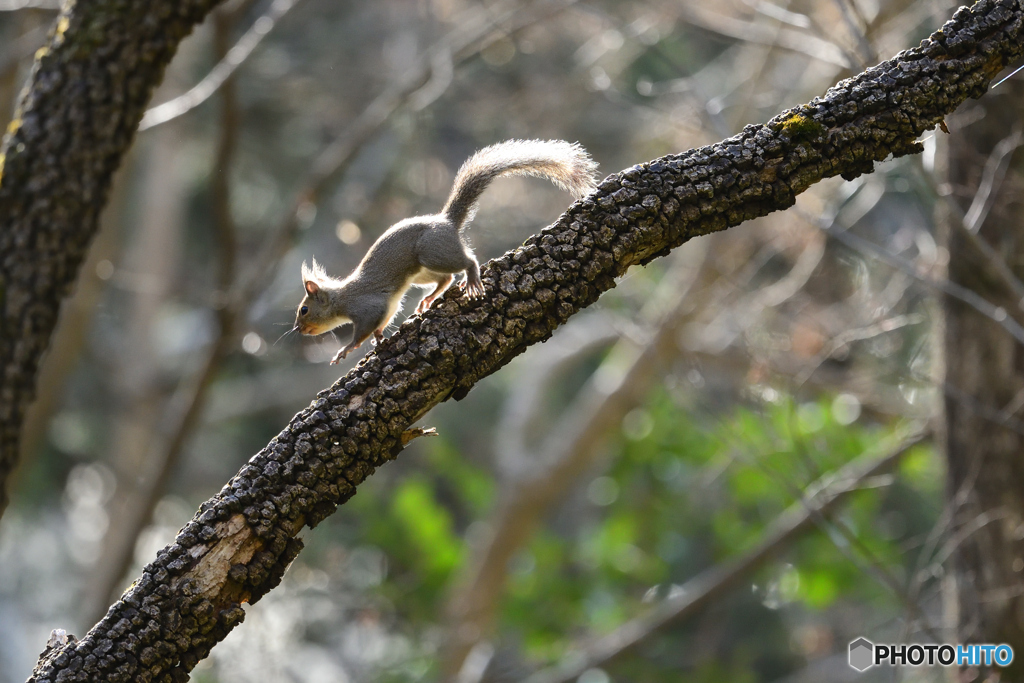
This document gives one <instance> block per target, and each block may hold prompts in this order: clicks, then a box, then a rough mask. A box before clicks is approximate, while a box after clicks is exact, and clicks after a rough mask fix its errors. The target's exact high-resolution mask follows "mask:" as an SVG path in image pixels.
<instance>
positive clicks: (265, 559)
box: [0, 0, 1024, 683]
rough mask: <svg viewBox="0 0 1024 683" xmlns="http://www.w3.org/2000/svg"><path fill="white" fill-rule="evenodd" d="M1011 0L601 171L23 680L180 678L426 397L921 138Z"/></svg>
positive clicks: (1007, 49)
mask: <svg viewBox="0 0 1024 683" xmlns="http://www.w3.org/2000/svg"><path fill="white" fill-rule="evenodd" d="M1021 2H1022V0H979V2H978V3H976V4H975V5H974V7H973V8H972V9H966V8H962V9H960V10H959V11H958V12H957V13H956V15H955V16H954V18H953V19H952V20H951V21H950V22H948V23H947V24H946V25H945V26H944V27H943V28H942V30H941V31H938V32H936V33H935V34H933V35H932V37H931V39H929V40H925V41H923V42H922V43H921V45H920V46H919V47H918V48H914V49H912V50H907V51H904V52H902V53H900V54H899V55H897V56H896V57H895V58H893V59H891V60H888V61H886V62H883V63H882V64H880V65H878V66H877V67H874V68H872V69H869V70H867V71H865V72H863V73H861V74H859V75H858V76H856V77H855V78H852V79H849V80H846V81H843V82H841V83H839V84H837V85H836V86H835V87H833V88H831V89H830V90H829V91H828V92H827V93H826V94H825V96H824V97H821V98H817V99H815V100H814V101H812V102H811V103H809V104H806V105H802V106H800V107H797V108H795V109H791V110H788V111H786V112H783V113H782V114H781V115H779V116H778V117H776V118H775V119H773V120H772V121H770V122H768V123H767V124H762V125H751V126H747V127H746V128H745V129H744V131H743V132H742V133H741V134H740V135H737V136H734V137H732V138H729V139H727V140H724V141H723V142H721V143H718V144H715V145H710V146H707V147H702V148H700V149H695V150H690V151H688V152H685V153H683V154H678V155H670V156H667V157H664V158H662V159H658V160H655V161H652V162H648V163H644V164H640V165H637V166H634V167H632V168H629V169H626V170H625V171H622V172H620V173H617V174H613V175H611V176H609V177H608V178H606V179H605V180H604V181H603V182H602V183H601V184H600V185H599V186H598V189H597V190H595V191H594V192H593V193H592V194H590V195H588V196H587V197H584V198H583V199H581V200H579V201H577V202H576V203H574V204H573V205H572V206H571V207H570V208H569V209H568V210H567V211H566V212H565V213H564V214H563V215H562V216H561V217H560V218H559V219H558V220H557V221H556V222H555V224H554V225H552V226H550V227H548V228H546V229H544V230H543V231H542V232H540V233H539V234H537V235H534V236H533V237H531V238H529V239H528V240H527V241H526V243H525V244H524V245H523V246H521V247H519V248H517V249H515V250H514V251H511V252H509V253H507V254H505V255H504V256H502V257H500V258H497V259H494V260H492V261H490V262H489V263H488V264H487V267H486V268H485V269H484V273H483V280H484V284H485V288H486V295H485V296H484V297H483V298H482V299H477V300H472V301H470V300H468V299H466V298H464V297H462V296H461V292H459V291H458V290H455V291H449V293H447V294H446V295H445V297H444V298H443V299H442V300H441V301H440V302H439V303H438V304H435V306H434V308H432V309H431V310H429V311H427V312H426V314H424V315H423V316H422V317H414V318H412V319H410V320H409V321H407V322H406V323H405V324H403V325H402V327H401V328H400V329H399V331H398V332H397V333H396V334H395V335H394V336H393V337H391V338H390V339H387V340H385V341H384V342H383V343H381V344H380V345H379V346H378V347H377V349H376V351H374V352H373V353H370V354H369V355H367V356H366V357H365V358H364V359H363V360H362V361H361V362H360V363H359V364H358V365H357V366H356V367H355V368H354V369H353V370H352V371H351V372H349V374H348V375H346V376H345V377H343V378H341V379H340V380H338V382H337V383H335V384H334V386H332V387H330V388H329V389H325V390H323V391H321V392H320V393H319V394H318V396H317V398H316V399H315V400H314V401H313V403H312V404H311V405H310V406H309V407H308V408H306V409H305V410H303V411H301V412H300V413H298V414H297V415H296V416H295V417H294V418H293V419H292V421H291V422H290V423H289V424H288V425H287V426H286V427H285V428H284V429H283V430H282V431H281V433H280V434H278V435H277V436H276V437H275V438H274V439H272V440H271V442H270V443H269V444H268V445H267V446H266V447H265V448H264V449H263V450H261V451H260V452H259V453H257V454H256V455H254V456H253V457H252V459H250V461H249V462H248V464H246V465H245V466H244V467H243V468H242V469H241V471H240V472H239V473H238V474H237V475H236V476H235V477H233V478H232V479H231V481H229V482H228V483H227V484H226V485H225V486H224V488H223V489H222V490H221V491H220V493H218V494H217V495H216V496H214V497H213V498H211V499H210V500H208V501H207V502H205V503H203V505H202V506H201V507H200V509H199V511H198V512H197V513H196V516H195V517H194V518H193V519H192V520H191V521H190V522H189V523H188V524H186V525H185V526H184V527H183V528H182V530H181V532H180V533H179V534H178V536H177V538H176V539H175V541H174V543H172V544H171V545H170V546H168V547H167V548H165V549H163V550H162V551H160V553H158V555H157V557H156V559H155V560H154V561H153V562H152V563H151V564H150V565H149V566H147V567H146V569H145V570H144V572H143V574H142V576H141V577H140V578H139V579H138V580H136V582H135V583H134V584H133V585H132V587H131V588H130V589H129V590H128V591H127V592H126V593H125V594H124V595H123V596H122V598H121V600H120V601H119V602H118V603H117V604H115V605H114V606H112V607H111V608H110V610H109V611H108V612H107V615H106V616H105V617H104V618H103V620H102V621H101V622H100V623H99V624H97V625H96V626H95V627H94V628H93V629H92V630H91V631H90V632H89V633H88V634H87V635H86V636H85V637H84V638H83V639H82V640H81V641H74V642H68V643H67V644H64V645H56V646H55V647H53V648H48V649H47V650H46V651H45V652H44V653H43V655H42V657H41V658H40V661H39V663H38V664H37V667H36V669H35V671H34V673H33V676H32V678H31V680H32V681H37V682H39V683H41V682H42V681H56V680H57V679H58V677H59V678H60V680H62V681H63V680H90V681H101V680H108V681H129V680H132V681H151V680H161V681H163V680H167V681H180V680H185V679H186V678H187V676H188V672H189V671H190V670H191V669H192V668H193V667H194V666H195V665H196V664H197V663H198V662H199V660H200V659H202V658H203V657H205V656H206V655H207V654H208V653H209V652H210V650H211V648H213V646H214V645H215V644H216V643H217V642H219V641H220V640H221V639H223V638H224V637H225V636H226V635H227V633H228V632H229V631H230V630H231V629H232V628H234V627H235V626H236V625H237V624H238V623H239V622H241V620H242V619H243V618H244V616H245V612H244V611H243V610H242V608H241V604H242V603H244V602H250V603H251V602H255V601H256V600H258V599H260V598H261V597H262V596H263V595H265V594H266V593H267V592H268V591H269V590H271V589H272V588H273V587H274V586H276V585H277V584H278V583H279V582H280V580H281V577H282V575H283V574H284V571H285V569H286V568H287V566H288V564H289V563H290V562H291V561H292V560H293V559H294V558H295V557H296V556H297V555H298V553H299V551H300V550H301V548H302V543H301V541H299V540H298V539H297V538H296V535H297V534H298V533H299V532H300V531H301V530H302V528H303V527H304V526H310V527H314V526H316V525H317V524H318V523H320V522H321V521H322V520H323V519H324V518H326V517H327V516H328V515H330V514H331V513H333V512H334V511H335V509H336V508H337V506H338V505H340V504H342V503H344V502H345V501H347V500H348V499H349V498H351V497H352V495H354V494H355V491H356V487H357V486H358V485H359V484H360V483H362V482H363V480H365V479H366V478H367V477H368V476H369V475H370V474H372V473H373V471H374V470H375V469H376V468H377V467H379V466H380V465H382V464H384V463H385V462H387V461H389V460H392V459H394V458H395V457H396V456H397V455H398V453H399V452H400V451H401V450H402V448H403V440H402V437H403V434H404V433H405V432H406V431H407V430H408V429H409V428H410V426H411V425H413V424H414V423H415V422H416V421H417V420H419V419H420V418H421V417H423V415H424V414H426V412H427V411H428V410H430V408H432V407H433V406H435V405H437V404H438V403H440V402H441V401H444V400H447V399H448V398H451V397H454V398H456V399H461V398H463V397H465V396H466V395H467V394H468V392H469V390H470V389H471V388H472V387H473V386H474V385H475V384H476V382H478V381H479V380H480V379H482V378H484V377H486V376H488V375H490V374H492V373H494V372H496V371H497V370H498V369H500V368H501V367H503V366H504V365H505V364H506V363H508V362H509V361H510V360H511V359H512V358H514V357H515V356H517V355H519V354H520V353H522V352H524V351H525V350H526V349H527V348H528V347H529V346H530V345H532V344H535V343H538V342H541V341H544V340H545V339H547V338H548V337H549V336H550V335H551V333H552V331H553V330H554V329H555V328H556V327H558V326H559V325H561V324H562V323H564V322H565V321H566V320H568V319H569V317H570V316H572V315H573V314H574V313H576V312H577V311H579V310H580V309H582V308H584V307H586V306H588V305H590V304H592V303H593V302H595V301H596V300H597V298H598V297H599V296H600V294H601V293H602V292H604V291H606V290H608V289H611V288H612V287H614V286H615V278H617V277H620V276H622V275H623V274H624V273H625V272H626V271H627V270H628V269H629V267H630V266H633V265H638V264H644V263H648V262H649V261H651V260H653V259H654V258H656V257H658V256H661V255H664V254H666V253H668V252H669V251H671V250H672V249H673V248H674V247H676V246H678V245H680V244H682V243H684V242H686V241H687V240H689V239H690V238H692V237H696V236H699V235H704V234H707V233H710V232H714V231H718V230H724V229H725V228H727V227H730V226H734V225H739V224H740V223H742V222H744V221H746V220H750V219H752V218H755V217H758V216H763V215H766V214H767V213H770V212H772V211H777V210H781V209H786V208H788V207H790V206H792V205H793V204H794V203H795V201H796V196H797V195H798V194H799V193H801V192H803V191H804V190H806V189H807V188H808V187H809V186H810V185H812V184H813V183H815V182H818V181H820V180H822V179H823V178H827V177H833V176H837V175H841V176H843V177H844V178H846V179H853V178H855V177H857V176H859V175H861V174H863V173H868V172H870V171H871V170H872V169H873V166H874V162H876V161H881V160H883V159H885V158H886V157H888V156H889V155H893V156H903V155H906V154H912V153H915V152H919V151H921V145H920V144H919V143H918V142H917V138H918V137H919V136H920V135H921V133H922V132H923V131H925V130H927V129H929V128H931V127H933V126H935V125H936V124H937V123H938V122H939V121H941V120H942V118H943V117H944V116H946V115H947V114H949V113H950V112H951V111H953V110H954V109H955V108H956V107H957V106H958V105H959V104H961V103H962V102H963V101H964V100H965V99H967V98H968V97H980V96H982V95H983V94H984V93H985V91H986V89H987V87H988V85H989V84H990V83H991V81H992V79H993V78H994V77H995V76H996V75H997V74H998V73H999V72H1000V71H1001V70H1002V69H1003V68H1004V67H1006V66H1007V65H1008V64H1010V63H1011V62H1012V61H1014V60H1016V59H1017V58H1019V57H1020V56H1021V55H1022V53H1024V7H1022V6H1021ZM62 94H63V93H62ZM0 253H6V252H0ZM10 305H11V304H10V303H9V304H8V306H10ZM19 310H20V309H19Z"/></svg>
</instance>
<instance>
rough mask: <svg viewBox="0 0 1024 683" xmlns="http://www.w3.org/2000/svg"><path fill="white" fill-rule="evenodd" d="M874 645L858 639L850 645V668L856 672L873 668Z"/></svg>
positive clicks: (868, 641)
mask: <svg viewBox="0 0 1024 683" xmlns="http://www.w3.org/2000/svg"><path fill="white" fill-rule="evenodd" d="M874 654H875V644H874V643H872V642H871V641H870V640H868V639H867V638H858V639H857V640H855V641H853V642H852V643H850V666H852V667H853V668H854V669H856V670H857V671H866V670H867V669H870V668H871V667H872V666H874V659H875V657H874Z"/></svg>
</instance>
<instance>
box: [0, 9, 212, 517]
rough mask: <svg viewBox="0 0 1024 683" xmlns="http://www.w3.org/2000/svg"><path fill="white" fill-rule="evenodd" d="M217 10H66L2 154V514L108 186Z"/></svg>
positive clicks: (40, 55) (39, 60)
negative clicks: (176, 67)
mask: <svg viewBox="0 0 1024 683" xmlns="http://www.w3.org/2000/svg"><path fill="white" fill-rule="evenodd" d="M216 4H217V2H216V0H183V1H182V2H176V3H167V2H153V1H152V0H117V1H115V0H95V1H93V2H68V3H65V4H64V9H63V10H62V11H61V13H60V15H59V17H58V19H57V22H56V24H55V25H54V28H53V30H52V32H51V34H50V39H49V43H48V45H47V46H46V47H44V48H43V49H41V50H40V51H39V52H37V53H36V54H37V58H36V63H35V66H34V67H33V70H32V76H31V77H30V81H29V88H28V89H27V90H26V91H25V94H24V95H23V96H22V99H21V102H20V103H19V106H18V111H17V112H16V114H15V117H14V120H13V121H12V123H11V125H10V126H9V128H8V132H7V135H6V136H5V137H4V143H3V146H2V148H0V371H2V373H3V374H2V376H3V384H2V388H0V511H2V510H3V508H4V507H5V506H6V503H7V493H6V482H7V479H8V476H9V474H10V472H11V470H12V469H13V468H14V465H15V464H16V462H17V458H18V432H19V428H20V426H21V422H22V419H23V418H24V415H25V410H26V408H27V407H28V404H29V402H30V401H31V400H32V396H33V393H34V389H35V379H36V372H37V370H38V367H39V358H40V356H41V355H42V354H43V352H44V350H45V349H46V345H47V343H48V342H49V339H50V335H51V333H52V332H53V328H54V326H55V325H56V322H57V312H58V311H59V309H60V302H61V299H63V298H64V296H66V295H67V293H68V292H69V290H70V288H71V286H72V284H73V283H74V280H75V276H76V275H77V273H78V267H79V265H80V264H81V262H82V259H83V258H84V256H85V252H86V249H87V247H88V245H89V241H90V240H91V239H92V236H93V235H94V234H95V232H96V226H97V223H98V219H99V215H100V211H101V209H102V208H103V205H104V204H105V202H106V198H107V194H108V192H109V189H110V181H111V176H112V175H113V173H114V170H115V169H116V168H117V167H118V165H119V164H120V162H121V157H122V156H123V155H124V153H125V151H126V150H127V149H128V146H129V145H130V144H131V141H132V138H133V136H134V134H135V129H136V127H137V126H138V123H139V119H140V118H141V117H142V112H143V108H144V107H145V105H146V102H147V101H148V100H149V98H150V95H151V93H152V90H153V88H154V87H155V86H156V84H157V83H159V81H160V79H161V78H162V77H163V71H164V67H165V66H166V65H167V63H168V62H169V61H170V59H171V57H172V56H173V55H174V52H175V50H176V49H177V47H178V43H179V42H180V41H181V40H182V38H184V37H185V36H186V35H187V34H188V33H189V32H190V31H191V30H192V28H193V27H194V26H195V25H196V24H197V23H198V22H199V21H201V20H202V19H203V17H204V16H205V15H206V13H207V12H208V11H209V10H210V9H211V8H212V7H213V6H214V5H216Z"/></svg>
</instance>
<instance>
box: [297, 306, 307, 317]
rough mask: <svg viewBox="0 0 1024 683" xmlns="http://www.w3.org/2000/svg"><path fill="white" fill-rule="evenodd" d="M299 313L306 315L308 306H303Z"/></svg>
mask: <svg viewBox="0 0 1024 683" xmlns="http://www.w3.org/2000/svg"><path fill="white" fill-rule="evenodd" d="M299 313H301V314H302V315H306V314H307V313H309V306H303V307H302V308H300V309H299Z"/></svg>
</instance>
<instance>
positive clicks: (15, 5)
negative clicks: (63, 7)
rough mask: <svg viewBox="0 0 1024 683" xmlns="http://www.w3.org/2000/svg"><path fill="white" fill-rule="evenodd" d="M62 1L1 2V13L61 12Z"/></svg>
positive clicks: (12, 0)
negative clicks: (19, 11)
mask: <svg viewBox="0 0 1024 683" xmlns="http://www.w3.org/2000/svg"><path fill="white" fill-rule="evenodd" d="M60 4H61V3H60V0H0V12H17V11H18V10H23V9H42V10H50V11H54V12H58V11H60Z"/></svg>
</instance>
